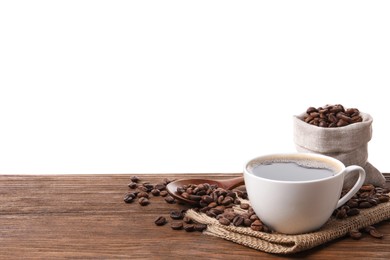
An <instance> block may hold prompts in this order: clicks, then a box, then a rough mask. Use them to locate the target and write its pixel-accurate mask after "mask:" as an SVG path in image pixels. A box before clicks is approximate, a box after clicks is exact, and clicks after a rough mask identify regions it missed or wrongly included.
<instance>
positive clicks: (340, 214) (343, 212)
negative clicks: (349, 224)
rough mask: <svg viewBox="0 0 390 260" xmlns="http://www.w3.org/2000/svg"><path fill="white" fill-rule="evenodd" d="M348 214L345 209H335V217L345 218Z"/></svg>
mask: <svg viewBox="0 0 390 260" xmlns="http://www.w3.org/2000/svg"><path fill="white" fill-rule="evenodd" d="M347 216H348V215H347V211H346V210H345V209H340V210H338V211H337V213H336V218H338V219H344V218H346V217H347Z"/></svg>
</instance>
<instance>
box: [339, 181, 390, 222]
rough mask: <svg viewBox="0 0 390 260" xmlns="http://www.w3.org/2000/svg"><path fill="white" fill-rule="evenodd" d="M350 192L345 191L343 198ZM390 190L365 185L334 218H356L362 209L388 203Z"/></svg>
mask: <svg viewBox="0 0 390 260" xmlns="http://www.w3.org/2000/svg"><path fill="white" fill-rule="evenodd" d="M347 192H348V190H343V192H342V194H341V196H344V195H345V194H346V193H347ZM388 193H389V190H388V189H386V188H381V187H375V186H374V185H372V184H368V185H363V186H362V187H361V188H360V190H359V191H358V192H357V193H356V194H355V195H354V196H353V197H352V198H351V199H350V200H349V201H348V202H347V203H345V204H344V205H343V206H341V207H340V208H338V209H336V210H334V212H333V216H335V217H336V218H338V219H344V218H347V217H350V216H355V215H358V214H359V213H360V210H361V209H366V208H371V207H374V206H376V205H378V204H380V203H384V202H388V201H389V200H390V198H389V195H388Z"/></svg>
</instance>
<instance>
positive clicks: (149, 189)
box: [142, 182, 154, 192]
mask: <svg viewBox="0 0 390 260" xmlns="http://www.w3.org/2000/svg"><path fill="white" fill-rule="evenodd" d="M142 186H144V187H145V188H146V190H147V191H148V192H150V191H151V190H153V188H154V186H153V184H151V183H149V182H145V183H143V184H142Z"/></svg>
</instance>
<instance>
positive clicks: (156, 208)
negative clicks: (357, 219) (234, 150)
mask: <svg viewBox="0 0 390 260" xmlns="http://www.w3.org/2000/svg"><path fill="white" fill-rule="evenodd" d="M131 176H133V175H130V174H129V175H46V176H44V175H43V176H31V175H18V176H11V175H2V176H0V214H1V216H0V259H10V258H12V259H14V258H29V259H31V258H40V259H51V258H83V259H85V258H94V259H96V258H100V259H107V258H109V259H112V258H115V259H117V258H126V259H184V258H189V259H191V257H196V258H195V259H254V258H258V259H261V258H267V259H272V258H290V257H291V258H302V257H310V258H324V259H345V258H354V257H357V258H365V259H374V258H378V259H380V258H383V259H385V258H387V259H390V221H384V222H382V223H380V224H378V225H377V228H378V230H379V231H380V232H382V233H384V234H385V237H384V238H383V239H374V238H372V237H370V236H368V235H366V236H365V237H364V238H363V239H361V240H358V241H356V240H353V239H351V238H349V237H344V238H340V239H337V240H335V241H333V242H330V243H327V244H325V245H322V246H319V247H317V248H314V249H311V250H308V251H306V252H302V253H298V254H295V255H289V256H281V255H272V254H267V253H263V252H259V251H256V250H254V249H250V248H247V247H244V246H241V245H238V244H235V243H232V242H229V241H226V240H223V239H220V238H216V237H212V236H207V235H203V234H201V233H200V232H192V233H187V232H185V231H183V230H181V231H175V230H172V229H171V228H170V225H165V226H161V227H158V226H156V225H155V224H154V220H155V218H156V217H157V216H159V215H164V216H167V217H168V216H169V212H170V211H171V210H175V209H179V208H185V206H183V205H178V204H168V203H166V202H165V201H164V200H163V199H162V198H161V197H153V198H152V199H151V203H150V205H148V206H146V207H142V206H140V205H139V204H138V203H136V202H135V203H132V204H126V203H124V202H123V195H124V193H125V192H126V191H127V190H128V189H129V188H128V187H127V184H128V183H129V180H130V177H131ZM138 176H140V177H141V179H142V181H149V182H151V183H157V182H159V181H161V180H162V179H163V178H169V179H173V178H183V177H185V178H189V177H196V176H199V177H205V176H206V177H209V178H214V179H215V178H217V179H218V178H219V179H222V178H227V177H232V176H237V175H231V174H207V175H205V174H196V175H194V174H185V175H172V174H170V175H162V174H153V175H138ZM168 219H169V217H168Z"/></svg>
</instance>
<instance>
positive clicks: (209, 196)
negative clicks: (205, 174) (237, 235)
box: [177, 183, 271, 232]
mask: <svg viewBox="0 0 390 260" xmlns="http://www.w3.org/2000/svg"><path fill="white" fill-rule="evenodd" d="M177 193H178V194H179V195H181V196H182V197H183V198H185V199H189V200H192V201H196V202H198V204H199V206H200V208H195V210H196V211H198V212H201V213H205V214H206V215H207V216H209V217H212V218H216V219H217V220H218V221H219V223H220V224H221V225H225V226H229V225H234V226H236V227H239V226H242V227H250V228H251V229H252V230H255V231H263V232H271V229H270V228H269V227H267V226H266V225H264V224H263V223H262V222H261V220H260V219H259V217H258V216H256V214H255V212H254V211H253V209H252V207H250V205H249V204H247V203H241V199H247V198H248V194H247V193H246V192H245V191H244V192H243V191H240V190H226V189H223V188H220V187H218V186H217V185H215V184H208V183H203V184H198V185H196V184H190V185H184V186H181V187H178V188H177ZM234 207H235V208H236V209H234ZM237 208H239V209H240V210H237Z"/></svg>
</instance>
